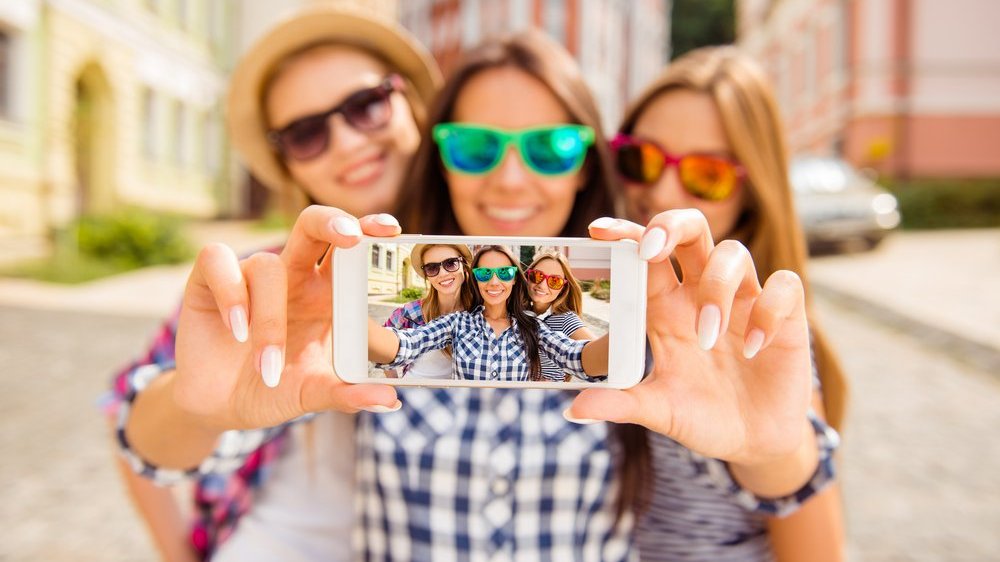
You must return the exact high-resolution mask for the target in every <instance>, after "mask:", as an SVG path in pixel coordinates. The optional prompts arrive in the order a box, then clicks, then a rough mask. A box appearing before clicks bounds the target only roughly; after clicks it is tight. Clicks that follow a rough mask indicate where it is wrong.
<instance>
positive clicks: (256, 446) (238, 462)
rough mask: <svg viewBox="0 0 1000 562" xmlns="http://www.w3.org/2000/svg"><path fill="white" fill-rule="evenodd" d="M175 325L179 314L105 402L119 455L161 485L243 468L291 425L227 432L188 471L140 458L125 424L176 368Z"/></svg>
mask: <svg viewBox="0 0 1000 562" xmlns="http://www.w3.org/2000/svg"><path fill="white" fill-rule="evenodd" d="M176 322H177V315H174V317H173V318H171V319H170V320H169V321H167V322H166V323H165V324H164V325H163V327H162V328H161V329H160V331H159V332H158V333H157V335H156V337H155V338H154V340H153V344H152V345H151V346H150V348H149V350H147V352H146V354H145V355H143V356H142V358H140V359H139V360H138V361H136V362H134V363H132V364H130V365H129V366H127V367H126V368H125V369H123V370H122V371H120V372H119V373H118V374H117V375H115V377H114V378H113V380H112V384H111V391H110V392H109V393H108V394H107V395H106V396H105V397H104V400H103V401H104V411H105V413H106V414H107V415H108V416H111V417H112V419H116V431H115V434H116V437H117V442H118V445H119V449H120V452H121V454H122V456H123V457H124V458H125V460H126V462H127V464H128V465H129V466H130V467H131V468H132V470H133V471H134V472H136V473H138V474H140V475H142V476H144V477H146V478H149V479H150V480H152V481H153V482H154V483H155V484H158V485H161V486H169V485H172V484H175V483H177V482H180V481H183V480H188V479H197V478H200V477H202V476H205V475H208V474H219V475H225V474H229V473H231V472H233V471H235V470H237V469H239V468H241V467H242V466H244V465H245V464H246V462H247V459H248V458H249V457H250V455H252V454H253V453H254V452H256V451H258V450H260V449H261V448H262V447H263V446H264V445H265V444H266V443H268V442H270V441H271V440H273V439H275V438H277V437H278V436H279V435H281V434H282V433H283V431H284V430H285V429H286V427H287V426H288V424H283V425H280V426H276V427H272V428H265V429H254V430H239V431H235V430H234V431H227V432H225V433H223V434H222V436H221V437H220V439H219V442H218V444H217V445H216V447H215V450H214V451H212V453H211V454H210V455H209V456H208V458H206V459H205V460H204V461H202V462H201V464H199V465H198V466H196V467H192V468H189V469H187V470H173V469H167V468H161V467H158V466H156V465H154V464H152V463H150V462H149V461H147V460H146V459H144V458H142V457H141V456H139V454H138V453H136V452H135V451H134V450H133V449H132V447H131V445H130V443H129V441H128V438H127V436H126V435H125V425H126V424H127V423H128V417H129V414H130V413H131V409H132V403H133V402H134V401H135V398H136V397H137V396H138V395H139V393H141V392H142V391H143V390H144V389H145V388H147V387H148V386H149V383H151V382H152V381H153V380H155V379H156V378H157V377H159V376H160V375H162V374H163V373H166V372H169V371H172V370H173V369H174V345H175V341H176ZM299 419H306V417H303V418H299ZM295 421H298V420H295ZM289 423H292V422H289Z"/></svg>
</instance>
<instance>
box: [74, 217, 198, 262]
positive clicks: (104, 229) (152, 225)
mask: <svg viewBox="0 0 1000 562" xmlns="http://www.w3.org/2000/svg"><path fill="white" fill-rule="evenodd" d="M181 227H182V224H181V221H180V220H179V219H176V218H171V217H166V216H162V215H154V214H152V213H148V212H145V211H139V210H131V211H128V212H120V213H116V214H113V215H95V216H84V217H81V218H80V219H79V221H77V223H76V224H75V225H73V227H72V228H71V232H72V233H73V234H74V236H75V239H76V246H77V249H78V250H79V252H80V254H82V255H85V256H89V257H93V258H97V259H99V260H101V261H107V262H110V263H113V264H116V265H118V266H120V267H123V268H126V269H133V268H139V267H145V266H148V265H158V264H169V263H180V262H183V261H185V260H187V259H189V258H191V257H192V256H193V255H194V252H193V250H192V248H191V245H190V244H189V243H188V241H187V239H185V238H184V236H183V234H182V232H181Z"/></svg>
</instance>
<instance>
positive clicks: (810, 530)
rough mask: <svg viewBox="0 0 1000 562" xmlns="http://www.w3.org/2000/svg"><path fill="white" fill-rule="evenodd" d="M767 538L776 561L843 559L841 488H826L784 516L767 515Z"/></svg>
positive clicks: (817, 561)
mask: <svg viewBox="0 0 1000 562" xmlns="http://www.w3.org/2000/svg"><path fill="white" fill-rule="evenodd" d="M767 530H768V533H767V534H768V539H769V540H770V542H771V548H772V550H773V551H774V558H775V560H777V561H778V562H794V561H797V560H810V561H815V562H840V561H842V560H843V559H844V514H843V505H842V502H841V497H840V487H839V486H837V485H836V484H834V485H832V486H829V487H827V488H826V489H824V490H823V491H821V492H819V493H818V494H816V495H815V496H814V497H813V498H810V499H809V501H807V502H805V504H804V505H803V506H802V508H801V509H799V510H798V511H796V512H795V513H793V514H791V515H789V516H787V517H769V518H768V520H767Z"/></svg>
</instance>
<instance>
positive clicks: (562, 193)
mask: <svg viewBox="0 0 1000 562" xmlns="http://www.w3.org/2000/svg"><path fill="white" fill-rule="evenodd" d="M453 121H455V122H462V123H475V124H480V125H487V126H490V127H496V128H500V129H509V130H518V129H524V128H528V127H536V126H540V125H553V124H559V123H569V122H570V116H569V114H568V113H567V111H566V109H565V108H564V107H563V106H562V105H561V104H560V103H559V100H558V99H557V98H556V97H555V96H554V95H553V94H552V92H551V91H549V89H548V88H547V87H546V86H545V85H544V84H543V83H542V82H541V81H539V80H538V79H536V78H534V77H533V76H531V75H529V74H527V73H525V72H524V71H522V70H519V69H517V68H514V67H510V66H504V67H499V68H492V69H489V70H484V71H482V72H480V73H479V74H477V75H475V76H474V77H472V78H471V79H469V81H468V82H466V84H465V85H464V87H463V88H462V91H461V93H460V94H459V95H458V99H457V100H456V103H455V109H454V113H453ZM445 175H446V178H447V181H448V191H449V193H450V195H451V201H452V207H453V209H454V212H455V218H456V220H457V221H458V225H459V227H460V229H461V231H462V232H463V233H464V234H466V235H472V236H476V235H506V236H558V235H559V233H560V232H561V231H562V229H563V226H564V225H565V224H566V221H567V220H568V219H569V215H570V211H572V209H573V201H574V198H575V197H576V193H577V191H578V190H579V189H580V187H581V186H582V185H583V181H584V174H583V173H582V172H576V173H571V174H567V175H564V176H549V177H543V176H540V175H538V174H536V173H534V172H532V171H531V170H530V169H528V167H527V166H526V165H525V164H524V162H522V160H521V157H520V155H519V154H518V152H517V149H516V148H515V147H514V146H513V145H512V146H509V147H508V149H507V153H506V154H505V155H504V157H503V161H502V162H501V163H500V164H499V165H498V166H497V167H496V168H494V169H493V170H492V171H491V172H489V173H487V174H484V175H480V176H473V175H466V174H461V173H455V172H451V171H447V172H446V174H445Z"/></svg>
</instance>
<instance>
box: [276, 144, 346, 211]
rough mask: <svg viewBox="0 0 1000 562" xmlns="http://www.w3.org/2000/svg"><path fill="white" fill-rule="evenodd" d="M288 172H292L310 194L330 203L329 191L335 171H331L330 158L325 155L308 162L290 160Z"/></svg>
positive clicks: (320, 200)
mask: <svg viewBox="0 0 1000 562" xmlns="http://www.w3.org/2000/svg"><path fill="white" fill-rule="evenodd" d="M286 165H287V167H288V173H289V174H291V176H292V179H293V180H295V183H296V184H298V185H299V186H301V187H302V189H304V190H305V191H306V193H308V194H309V196H310V197H311V198H312V199H313V200H315V201H318V202H320V203H326V204H330V203H331V202H330V201H328V200H327V199H328V198H329V192H330V191H331V188H336V187H337V186H336V185H333V180H332V179H331V178H332V177H333V172H332V171H331V164H330V159H329V158H326V157H325V156H320V157H319V158H314V159H312V160H309V161H306V162H296V161H290V162H288V163H287V164H286Z"/></svg>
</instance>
